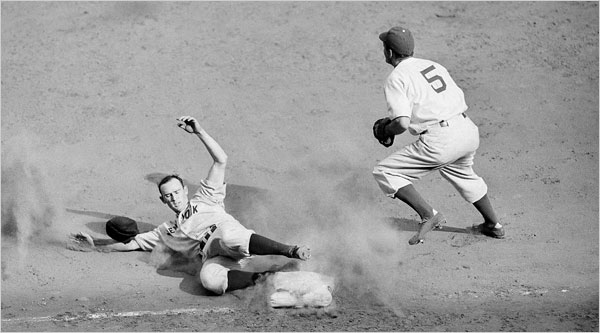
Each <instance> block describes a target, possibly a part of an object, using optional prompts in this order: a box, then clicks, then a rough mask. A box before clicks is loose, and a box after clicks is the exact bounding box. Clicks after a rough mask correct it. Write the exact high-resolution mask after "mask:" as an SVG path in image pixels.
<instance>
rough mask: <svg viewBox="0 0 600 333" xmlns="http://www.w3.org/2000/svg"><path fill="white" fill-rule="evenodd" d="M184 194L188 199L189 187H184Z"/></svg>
mask: <svg viewBox="0 0 600 333" xmlns="http://www.w3.org/2000/svg"><path fill="white" fill-rule="evenodd" d="M183 193H185V196H186V197H187V195H188V187H187V186H183Z"/></svg>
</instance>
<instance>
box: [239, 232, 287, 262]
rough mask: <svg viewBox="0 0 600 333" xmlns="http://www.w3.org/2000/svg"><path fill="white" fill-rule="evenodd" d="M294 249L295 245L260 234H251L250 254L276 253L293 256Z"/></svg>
mask: <svg viewBox="0 0 600 333" xmlns="http://www.w3.org/2000/svg"><path fill="white" fill-rule="evenodd" d="M293 250H294V246H290V245H285V244H282V243H279V242H276V241H274V240H272V239H269V238H267V237H264V236H261V235H258V234H252V236H250V246H249V249H248V251H249V252H250V254H257V255H269V254H272V255H273V254H274V255H282V256H286V257H290V258H291V256H292V251H293Z"/></svg>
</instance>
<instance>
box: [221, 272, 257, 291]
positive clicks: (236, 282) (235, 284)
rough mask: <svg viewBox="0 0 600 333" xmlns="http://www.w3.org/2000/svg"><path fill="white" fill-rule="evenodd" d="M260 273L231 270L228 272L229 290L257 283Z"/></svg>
mask: <svg viewBox="0 0 600 333" xmlns="http://www.w3.org/2000/svg"><path fill="white" fill-rule="evenodd" d="M259 274H260V273H254V272H245V271H238V270H233V269H232V270H230V271H229V272H227V291H232V290H237V289H243V288H246V287H250V286H253V285H254V284H256V279H258V277H259V276H260V275H259Z"/></svg>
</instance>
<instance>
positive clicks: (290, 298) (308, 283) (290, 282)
mask: <svg viewBox="0 0 600 333" xmlns="http://www.w3.org/2000/svg"><path fill="white" fill-rule="evenodd" d="M273 286H274V287H275V293H273V294H272V295H271V299H270V305H271V307H273V308H285V307H288V308H289V307H293V308H303V307H326V306H328V305H330V304H331V302H332V301H333V296H332V294H331V293H332V292H333V289H334V279H333V278H332V277H329V276H326V275H322V274H319V273H315V272H306V271H295V272H277V273H275V276H274V277H273Z"/></svg>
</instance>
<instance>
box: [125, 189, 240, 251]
mask: <svg viewBox="0 0 600 333" xmlns="http://www.w3.org/2000/svg"><path fill="white" fill-rule="evenodd" d="M225 187H226V185H225V184H223V185H221V186H218V187H212V186H210V185H208V184H207V183H206V181H204V180H202V182H201V184H200V187H199V188H198V190H197V191H196V193H195V194H194V196H193V197H192V198H191V199H190V202H189V204H188V207H187V208H186V209H185V210H184V211H182V212H181V213H179V214H178V216H177V219H176V220H173V221H168V222H164V223H163V224H161V225H159V226H158V227H157V228H155V229H154V230H152V231H149V232H146V233H142V234H139V235H137V236H136V237H135V241H136V242H137V243H138V244H139V246H140V248H141V249H142V250H146V251H149V250H152V249H153V248H154V246H156V244H157V242H159V241H162V242H163V243H164V244H165V245H166V246H167V247H169V248H170V249H172V250H174V251H177V252H180V253H182V254H184V255H185V256H187V257H190V258H192V257H196V256H198V255H202V257H203V258H206V253H205V252H206V250H207V248H204V249H202V248H201V247H203V246H206V245H205V243H206V242H202V240H203V238H204V236H205V235H206V234H207V232H209V230H210V227H211V226H213V225H215V226H216V227H217V230H218V229H219V227H222V228H223V227H225V226H226V225H230V224H235V225H236V226H239V227H241V228H236V229H245V228H243V226H241V225H239V222H238V221H237V220H236V219H235V218H234V217H233V216H231V215H229V214H228V213H227V212H226V211H225V207H224V204H223V200H224V199H225ZM226 229H229V227H227V228H226ZM244 238H245V237H244ZM248 238H249V237H248ZM205 241H206V240H205ZM203 250H204V251H203Z"/></svg>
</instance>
